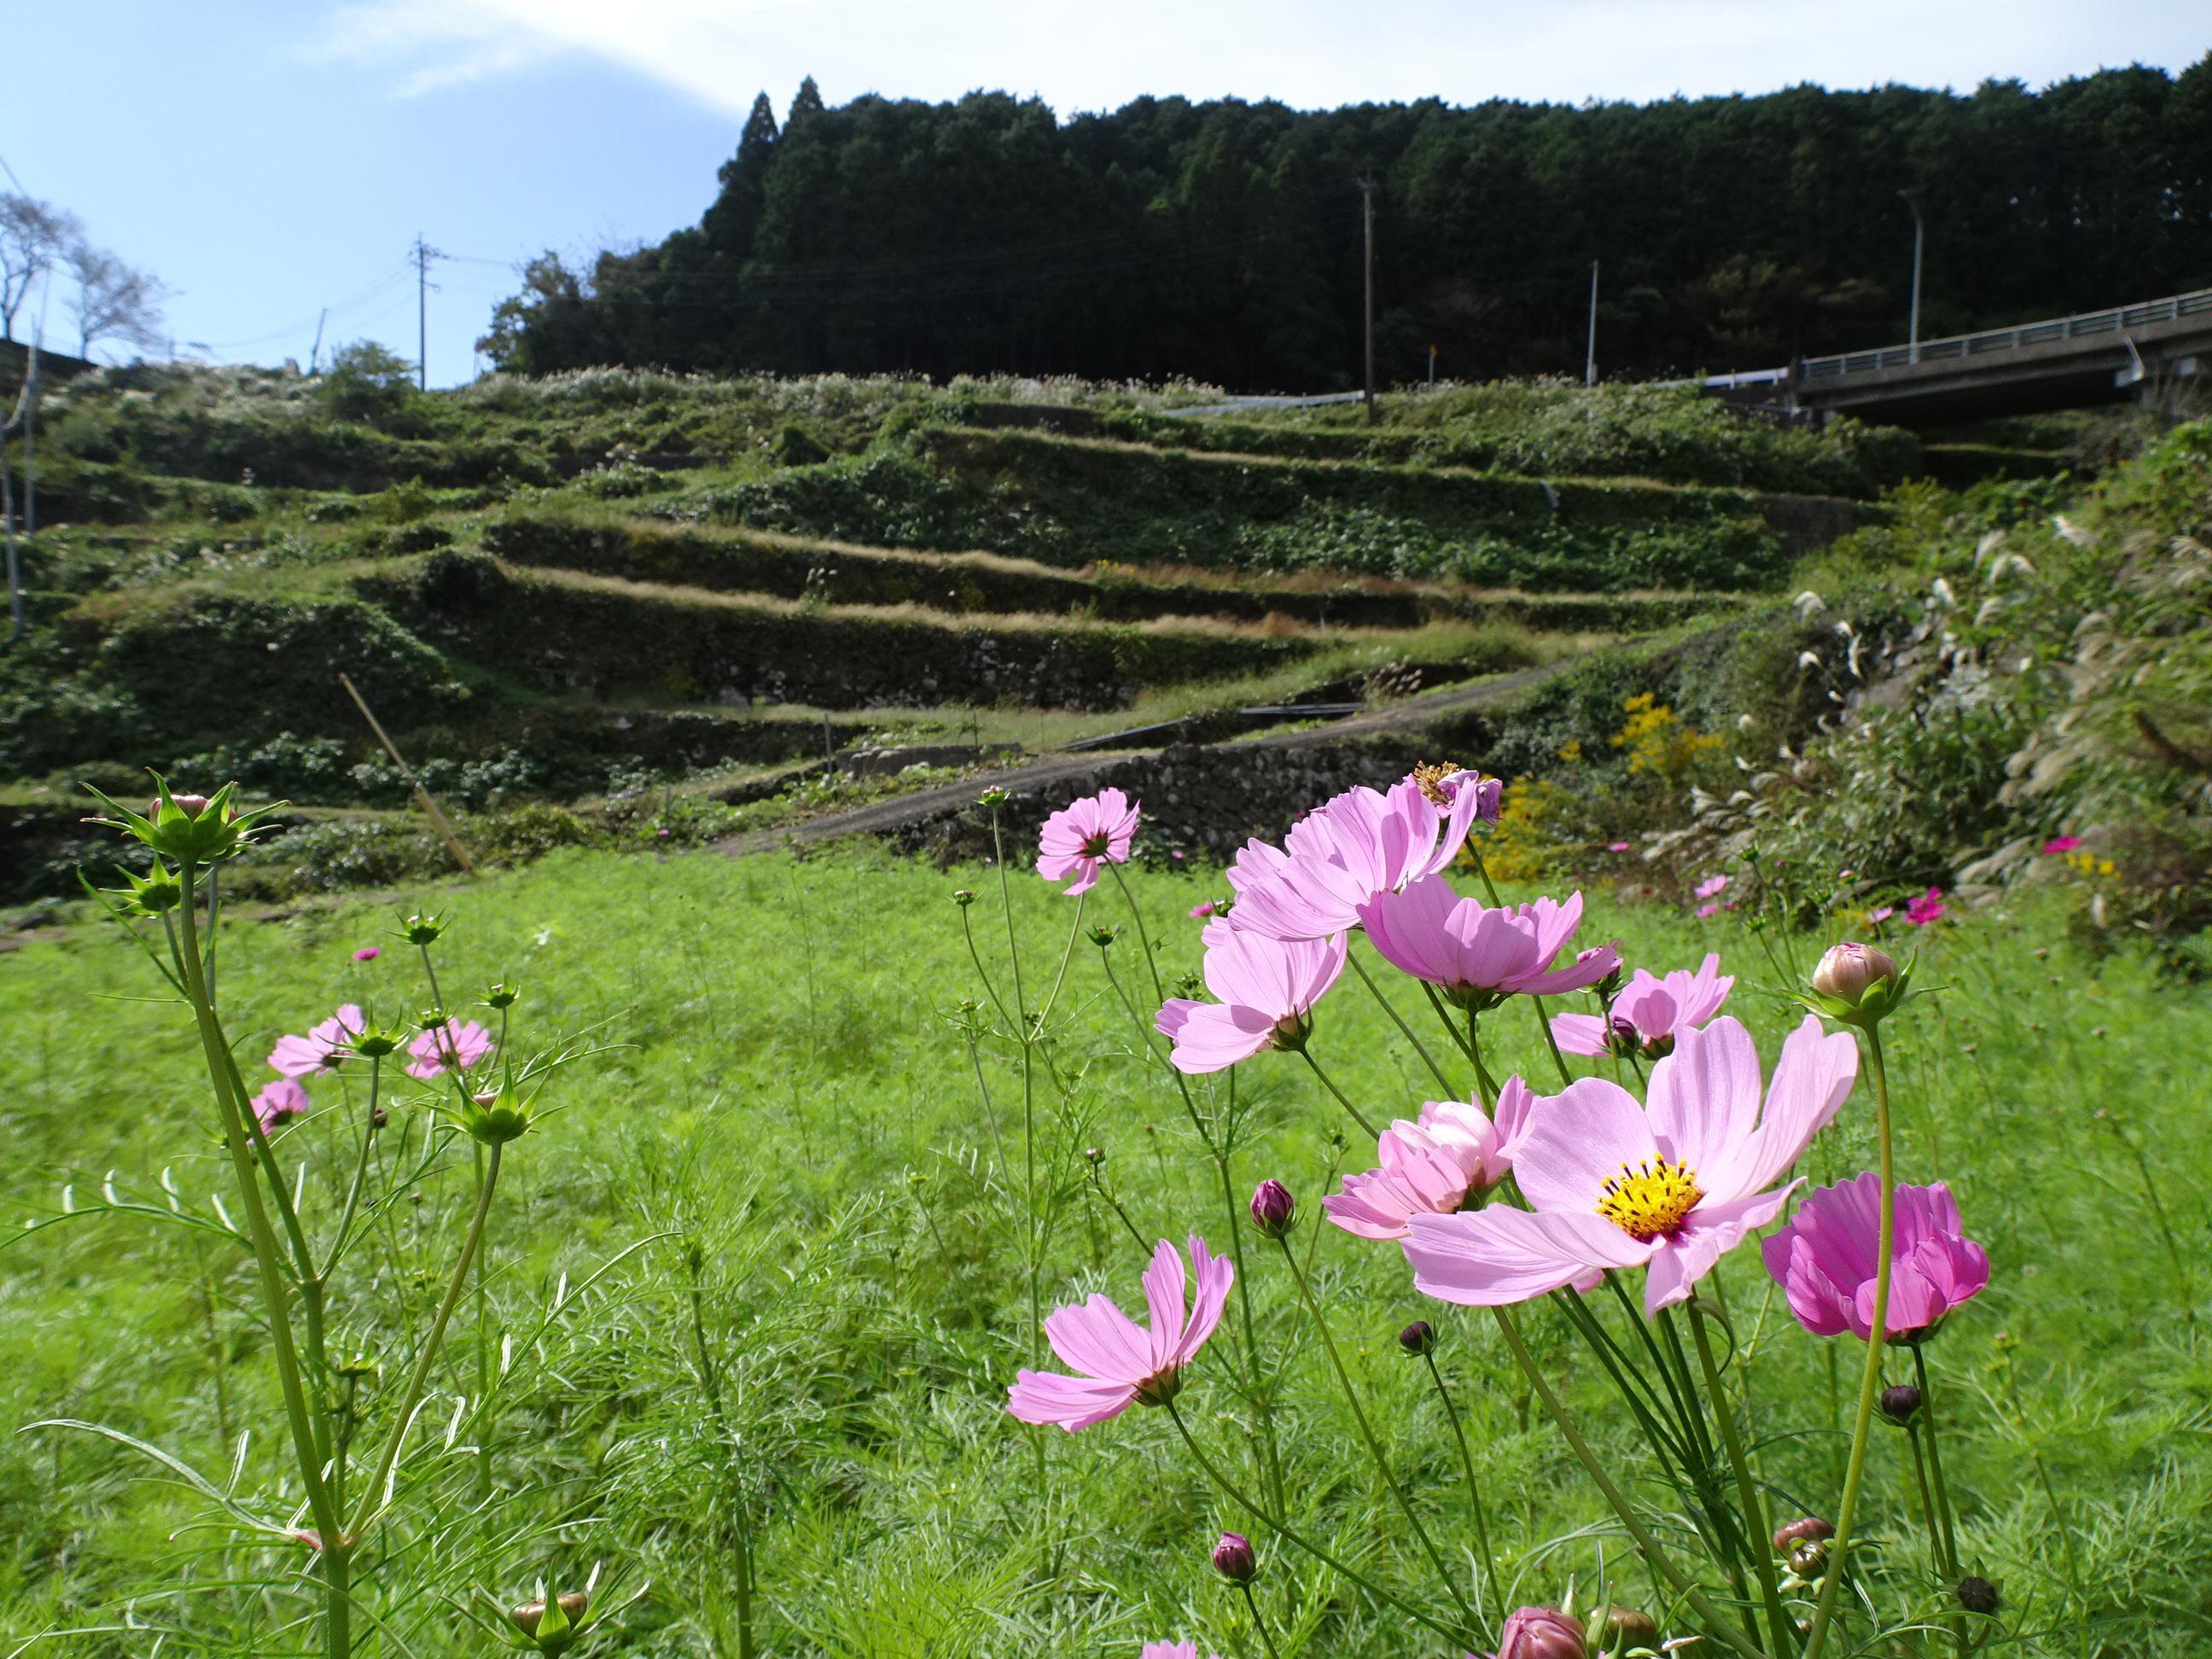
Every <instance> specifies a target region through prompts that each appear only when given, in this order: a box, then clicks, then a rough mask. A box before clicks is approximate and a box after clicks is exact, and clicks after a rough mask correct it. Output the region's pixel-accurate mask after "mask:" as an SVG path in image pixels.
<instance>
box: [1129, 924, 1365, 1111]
mask: <svg viewBox="0 0 2212 1659" xmlns="http://www.w3.org/2000/svg"><path fill="white" fill-rule="evenodd" d="M1239 910H1240V913H1241V910H1242V906H1241V905H1240V906H1239ZM1199 937H1200V939H1203V940H1204V941H1205V943H1206V989H1207V990H1209V991H1211V992H1212V993H1213V994H1214V995H1215V996H1217V997H1218V998H1219V999H1220V1000H1219V1001H1218V1002H1199V1001H1196V1000H1193V999H1191V998H1189V997H1170V999H1169V1000H1168V1001H1167V1003H1166V1004H1165V1006H1163V1007H1162V1008H1161V1009H1160V1012H1159V1018H1158V1020H1157V1021H1156V1022H1155V1024H1156V1027H1157V1029H1158V1031H1159V1034H1160V1035H1161V1036H1164V1037H1165V1038H1167V1040H1168V1041H1169V1042H1171V1043H1173V1044H1174V1045H1175V1048H1174V1050H1173V1052H1172V1053H1171V1054H1170V1055H1169V1056H1168V1058H1169V1060H1170V1061H1171V1062H1172V1063H1173V1064H1174V1066H1175V1068H1176V1070H1177V1071H1178V1072H1184V1073H1192V1074H1196V1073H1202V1072H1218V1071H1220V1070H1222V1069H1224V1068H1225V1067H1226V1066H1234V1065H1235V1064H1237V1061H1238V1060H1249V1059H1251V1058H1252V1056H1253V1055H1255V1054H1259V1053H1260V1052H1261V1050H1263V1049H1267V1048H1290V1049H1297V1048H1303V1047H1304V1045H1305V1040H1306V1033H1307V1032H1308V1031H1309V1030H1311V1021H1310V1019H1309V1018H1308V1016H1309V1015H1310V1014H1311V1013H1312V1012H1313V1006H1314V1005H1315V1004H1316V1003H1317V1002H1319V1001H1320V1000H1322V997H1323V996H1325V995H1326V994H1328V987H1330V986H1332V985H1334V984H1335V983H1336V976H1337V975H1339V974H1340V973H1342V972H1343V971H1344V957H1345V948H1346V944H1347V940H1346V937H1345V935H1343V934H1341V933H1339V934H1338V935H1337V936H1336V937H1335V938H1334V939H1267V938H1264V937H1262V936H1261V935H1260V934H1257V933H1243V932H1241V931H1240V930H1239V929H1238V928H1237V926H1236V924H1235V923H1233V922H1231V921H1228V920H1226V919H1225V918H1222V917H1216V918H1215V919H1214V920H1213V921H1209V922H1207V923H1206V929H1205V931H1204V932H1203V933H1200V935H1199Z"/></svg>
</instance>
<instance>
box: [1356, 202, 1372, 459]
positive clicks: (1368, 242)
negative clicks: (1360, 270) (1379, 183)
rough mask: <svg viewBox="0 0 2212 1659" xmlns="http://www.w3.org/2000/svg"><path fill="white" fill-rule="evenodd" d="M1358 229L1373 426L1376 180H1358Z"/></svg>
mask: <svg viewBox="0 0 2212 1659" xmlns="http://www.w3.org/2000/svg"><path fill="white" fill-rule="evenodd" d="M1359 228H1360V234H1361V236H1362V239H1363V240H1364V244H1365V246H1366V264H1367V280H1366V286H1365V299H1366V311H1367V398H1366V403H1367V424H1368V425H1370V426H1373V425H1374V424H1375V181H1374V180H1373V179H1361V180H1360V181H1359Z"/></svg>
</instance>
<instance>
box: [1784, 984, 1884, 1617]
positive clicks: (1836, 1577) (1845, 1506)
mask: <svg viewBox="0 0 2212 1659" xmlns="http://www.w3.org/2000/svg"><path fill="white" fill-rule="evenodd" d="M1863 1030H1865V1032H1866V1051H1867V1069H1868V1070H1869V1072H1870V1073H1873V1075H1874V1116H1875V1139H1876V1143H1877V1146H1878V1147H1879V1149H1880V1162H1881V1168H1880V1171H1879V1179H1880V1181H1881V1225H1880V1226H1879V1228H1878V1229H1877V1231H1876V1236H1875V1270H1874V1309H1873V1314H1872V1316H1871V1318H1870V1319H1869V1321H1868V1326H1867V1357H1866V1370H1865V1372H1864V1374H1863V1376H1861V1377H1860V1379H1859V1406H1858V1416H1857V1419H1856V1421H1855V1422H1854V1423H1853V1425H1852V1427H1851V1455H1850V1462H1847V1463H1846V1464H1845V1465H1844V1497H1843V1502H1842V1503H1841V1504H1839V1505H1838V1508H1837V1510H1836V1535H1835V1537H1834V1539H1833V1540H1832V1541H1831V1542H1830V1543H1829V1545H1828V1571H1827V1574H1826V1578H1825V1579H1824V1581H1823V1582H1822V1583H1821V1585H1820V1604H1819V1605H1818V1606H1817V1607H1814V1609H1813V1627H1812V1630H1811V1631H1810V1632H1808V1635H1807V1636H1806V1638H1805V1659H1820V1648H1821V1644H1823V1643H1824V1642H1825V1641H1826V1638H1827V1634H1828V1626H1829V1623H1830V1622H1831V1621H1832V1620H1833V1619H1834V1617H1835V1613H1836V1597H1837V1595H1838V1592H1839V1591H1840V1590H1841V1589H1842V1587H1843V1582H1844V1571H1845V1569H1846V1567H1847V1566H1848V1565H1849V1563H1850V1547H1851V1521H1852V1518H1853V1515H1854V1512H1855V1511H1856V1510H1857V1508H1858V1501H1859V1482H1860V1480H1862V1479H1863V1477H1864V1476H1865V1474H1866V1455H1867V1441H1868V1436H1869V1431H1870V1430H1871V1429H1872V1427H1873V1425H1874V1402H1875V1395H1879V1394H1880V1393H1881V1351H1882V1346H1883V1340H1884V1338H1885V1337H1886V1336H1887V1333H1888V1330H1889V1272H1890V1266H1891V1263H1890V1259H1889V1255H1890V1250H1891V1249H1892V1248H1893V1241H1894V1239H1895V1237H1896V1231H1897V1190H1896V1187H1897V1183H1896V1168H1895V1165H1894V1164H1893V1161H1892V1158H1891V1152H1890V1143H1889V1077H1888V1073H1887V1071H1886V1070H1885V1069H1884V1068H1883V1066H1882V1056H1881V1027H1880V1026H1879V1025H1868V1026H1865V1027H1863Z"/></svg>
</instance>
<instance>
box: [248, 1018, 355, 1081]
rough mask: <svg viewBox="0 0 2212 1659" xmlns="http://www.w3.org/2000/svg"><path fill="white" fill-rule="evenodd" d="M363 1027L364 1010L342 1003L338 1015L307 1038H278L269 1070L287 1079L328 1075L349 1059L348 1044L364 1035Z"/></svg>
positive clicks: (292, 1036)
mask: <svg viewBox="0 0 2212 1659" xmlns="http://www.w3.org/2000/svg"><path fill="white" fill-rule="evenodd" d="M363 1024H365V1022H364V1021H363V1020H362V1012H361V1010H360V1009H359V1008H358V1007H356V1006H355V1005H354V1004H352V1003H350V1002H342V1003H340V1004H339V1005H338V1010H337V1012H336V1013H334V1014H332V1015H331V1017H330V1018H328V1019H326V1020H325V1021H324V1022H323V1023H322V1024H319V1025H317V1026H314V1027H313V1028H311V1029H310V1030H308V1032H307V1036H296V1035H288V1036H280V1037H278V1038H277V1039H276V1047H275V1048H271V1049H270V1051H269V1069H270V1071H272V1072H282V1073H283V1074H284V1075H285V1076H286V1077H313V1076H314V1075H315V1073H318V1072H327V1071H329V1070H330V1069H331V1067H332V1066H336V1065H337V1063H338V1062H339V1061H340V1060H343V1059H344V1058H345V1057H346V1056H345V1046H346V1044H347V1043H349V1042H352V1041H353V1039H354V1038H355V1037H356V1036H359V1035H360V1034H361V1029H362V1025H363Z"/></svg>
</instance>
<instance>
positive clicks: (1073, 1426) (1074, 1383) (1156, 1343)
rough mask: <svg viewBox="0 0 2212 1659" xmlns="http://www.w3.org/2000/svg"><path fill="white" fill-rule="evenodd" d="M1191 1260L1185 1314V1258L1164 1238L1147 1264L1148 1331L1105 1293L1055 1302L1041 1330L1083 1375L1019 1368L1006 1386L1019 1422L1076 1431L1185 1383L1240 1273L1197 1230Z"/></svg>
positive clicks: (1162, 1400)
mask: <svg viewBox="0 0 2212 1659" xmlns="http://www.w3.org/2000/svg"><path fill="white" fill-rule="evenodd" d="M1190 1265H1191V1269H1192V1277H1194V1278H1195V1279H1196V1280H1197V1281H1198V1282H1197V1293H1196V1295H1195V1296H1194V1297H1193V1298H1192V1301H1191V1307H1190V1313H1189V1316H1188V1319H1186V1318H1185V1316H1184V1314H1183V1291H1184V1287H1185V1285H1186V1283H1187V1282H1188V1281H1187V1280H1186V1279H1185V1277H1184V1274H1183V1270H1182V1257H1181V1256H1180V1255H1176V1248H1175V1246H1174V1245H1172V1244H1170V1243H1168V1242H1167V1240H1165V1239H1162V1240H1161V1241H1160V1244H1159V1248H1158V1249H1156V1250H1154V1251H1153V1252H1152V1266H1151V1267H1147V1268H1146V1269H1145V1305H1146V1309H1147V1310H1149V1311H1150V1312H1151V1315H1152V1329H1151V1330H1149V1331H1147V1330H1146V1329H1145V1328H1144V1327H1142V1326H1141V1325H1139V1324H1138V1323H1136V1322H1135V1321H1133V1320H1132V1319H1131V1318H1130V1317H1129V1316H1128V1315H1127V1314H1125V1313H1123V1312H1122V1311H1121V1309H1119V1308H1118V1307H1116V1306H1115V1304H1113V1302H1112V1301H1110V1300H1109V1298H1107V1297H1103V1296H1093V1297H1091V1299H1090V1300H1089V1301H1087V1302H1085V1303H1084V1304H1083V1305H1082V1306H1081V1307H1066V1308H1055V1309H1054V1310H1052V1312H1051V1313H1049V1314H1048V1315H1047V1316H1045V1322H1044V1334H1045V1335H1046V1336H1047V1337H1048V1339H1049V1340H1051V1343H1052V1351H1053V1352H1054V1353H1055V1354H1057V1355H1059V1356H1060V1361H1061V1363H1062V1364H1067V1365H1072V1366H1073V1367H1074V1368H1075V1369H1076V1370H1079V1371H1080V1372H1082V1373H1083V1375H1082V1376H1061V1375H1060V1374H1059V1373H1058V1372H1054V1371H1032V1370H1022V1371H1018V1372H1017V1373H1015V1376H1014V1381H1013V1384H1012V1387H1010V1388H1009V1389H1007V1390H1006V1409H1007V1411H1009V1412H1011V1413H1012V1414H1013V1415H1014V1416H1015V1417H1017V1418H1018V1419H1021V1420H1022V1421H1023V1422H1024V1423H1057V1424H1059V1425H1060V1427H1061V1428H1063V1429H1066V1431H1068V1432H1069V1433H1071V1434H1073V1432H1074V1431H1076V1430H1078V1429H1084V1428H1088V1427H1090V1426H1091V1425H1092V1424H1093V1423H1103V1422H1104V1421H1105V1420H1106V1419H1108V1418H1109V1417H1118V1416H1119V1415H1121V1413H1123V1412H1125V1411H1127V1410H1128V1408H1129V1407H1131V1406H1133V1405H1137V1404H1140V1403H1141V1404H1143V1405H1146V1406H1163V1405H1165V1404H1166V1403H1167V1402H1168V1401H1170V1400H1172V1399H1173V1398H1175V1396H1176V1394H1177V1393H1178V1392H1179V1391H1180V1390H1181V1389H1182V1368H1183V1367H1184V1366H1186V1365H1188V1364H1190V1362H1191V1360H1192V1358H1194V1356H1195V1355H1196V1354H1197V1352H1198V1351H1199V1349H1200V1348H1201V1347H1203V1346H1205V1344H1206V1338H1207V1337H1209V1336H1211V1335H1212V1334H1213V1328H1214V1326H1216V1325H1217V1324H1218V1323H1219V1322H1220V1321H1221V1310H1222V1306H1223V1304H1225V1303H1226V1302H1227V1301H1228V1299H1229V1285H1230V1283H1231V1280H1232V1279H1235V1278H1236V1276H1237V1271H1236V1269H1235V1267H1232V1266H1231V1264H1230V1261H1229V1258H1228V1257H1227V1256H1225V1255H1213V1254H1212V1252H1211V1251H1209V1250H1208V1249H1206V1241H1205V1240H1204V1239H1202V1238H1200V1237H1199V1236H1198V1235H1197V1234H1196V1233H1193V1234H1192V1235H1191V1236H1190Z"/></svg>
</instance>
